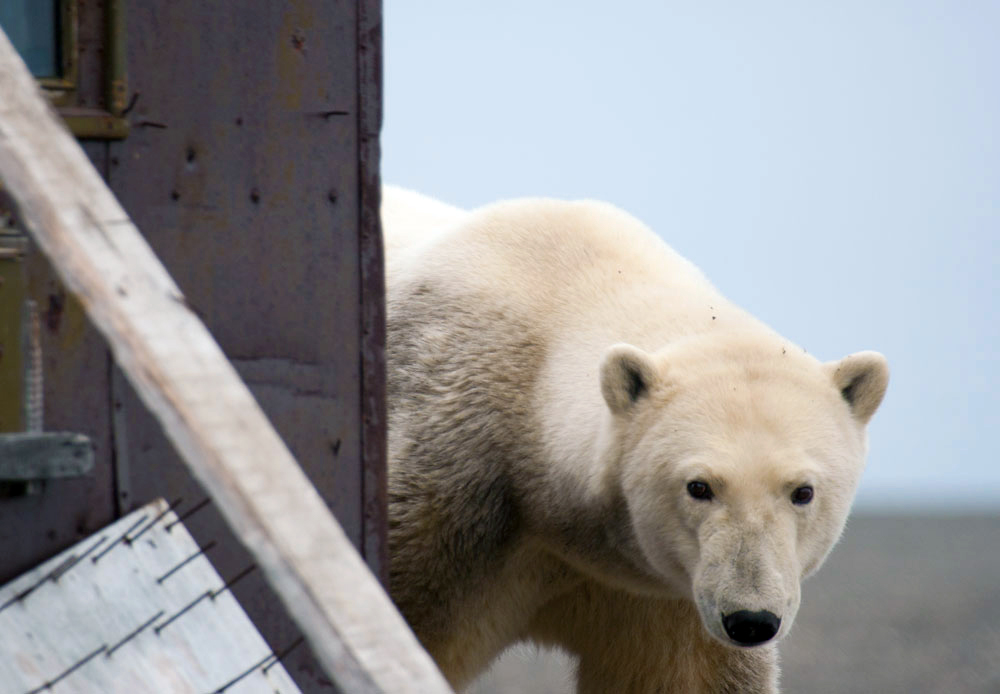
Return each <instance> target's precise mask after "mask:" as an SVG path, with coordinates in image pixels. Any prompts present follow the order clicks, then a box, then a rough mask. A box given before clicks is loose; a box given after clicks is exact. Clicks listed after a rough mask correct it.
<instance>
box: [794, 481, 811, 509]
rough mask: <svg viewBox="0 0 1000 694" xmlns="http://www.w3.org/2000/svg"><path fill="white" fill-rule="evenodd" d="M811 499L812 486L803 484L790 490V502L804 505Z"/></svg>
mask: <svg viewBox="0 0 1000 694" xmlns="http://www.w3.org/2000/svg"><path fill="white" fill-rule="evenodd" d="M812 499H813V488H812V487H810V486H809V485H808V484H804V485H802V486H801V487H799V488H797V489H796V490H795V491H794V492H792V503H793V504H798V505H799V506H805V505H806V504H808V503H809V502H810V501H812Z"/></svg>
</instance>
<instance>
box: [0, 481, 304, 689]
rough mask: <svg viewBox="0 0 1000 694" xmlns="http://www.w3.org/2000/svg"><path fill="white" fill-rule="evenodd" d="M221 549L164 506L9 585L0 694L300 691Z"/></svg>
mask: <svg viewBox="0 0 1000 694" xmlns="http://www.w3.org/2000/svg"><path fill="white" fill-rule="evenodd" d="M211 550H212V546H211V545H204V546H202V547H198V545H197V544H196V543H195V541H194V540H193V539H192V538H191V535H190V534H189V533H188V532H187V530H186V529H185V528H184V525H183V524H182V523H181V522H179V521H178V517H177V514H176V513H175V512H174V511H173V510H171V508H170V507H169V506H168V505H167V503H166V502H165V501H163V500H162V499H160V500H157V501H154V502H153V503H150V504H148V505H146V506H144V507H142V508H141V509H139V510H136V511H134V512H133V513H131V514H129V515H128V516H125V517H124V518H121V519H120V520H118V521H117V522H116V523H114V524H112V525H110V526H108V527H107V528H105V529H104V530H102V531H100V532H98V533H95V534H94V535H92V536H91V537H89V538H87V539H86V540H84V541H82V542H80V543H78V544H77V545H74V546H73V547H71V548H70V549H68V550H66V551H65V552H63V553H61V554H59V555H57V556H56V557H53V558H52V559H50V560H49V561H47V562H45V563H43V564H42V565H41V566H39V567H37V568H35V569H34V570H32V571H30V572H28V573H27V574H24V575H23V576H21V577H19V578H17V579H15V580H14V581H12V582H10V583H8V584H7V585H6V586H4V587H3V588H0V653H3V657H2V658H0V691H3V692H10V693H11V694H28V693H29V692H39V691H51V692H54V693H55V694H60V693H61V692H66V693H69V692H78V693H80V694H87V693H89V692H94V693H98V692H100V693H101V694H105V693H107V694H112V693H117V692H120V693H121V694H135V693H136V692H171V693H173V694H187V693H188V692H190V693H192V694H203V693H204V692H220V691H225V692H229V693H230V694H254V693H259V694H296V693H297V692H299V689H298V688H297V687H296V686H295V684H294V683H293V682H292V680H291V678H290V677H289V676H288V673H287V672H285V669H284V667H283V666H282V665H281V663H280V662H279V660H278V656H277V655H275V654H274V653H273V652H272V651H271V649H270V648H269V647H268V646H267V644H266V643H265V642H264V639H263V638H261V636H260V634H259V633H257V630H256V629H255V628H254V626H253V624H251V622H250V620H249V619H248V618H247V616H246V614H245V613H244V612H243V610H242V609H241V608H240V606H239V603H237V602H236V599H235V598H234V597H233V596H232V594H231V593H230V590H229V589H230V587H231V581H232V580H237V581H238V580H239V579H240V578H242V576H240V575H239V574H237V576H235V577H230V579H231V581H230V583H227V582H226V581H224V580H223V579H222V578H220V577H219V575H218V574H217V573H216V572H215V569H213V568H212V565H211V563H210V562H209V561H208V559H207V558H206V556H205V555H206V553H208V552H211ZM248 569H251V570H252V565H251V567H248ZM244 575H245V574H244ZM294 645H296V644H289V646H290V647H292V646H294Z"/></svg>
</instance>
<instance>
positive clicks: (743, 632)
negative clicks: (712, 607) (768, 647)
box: [722, 610, 781, 646]
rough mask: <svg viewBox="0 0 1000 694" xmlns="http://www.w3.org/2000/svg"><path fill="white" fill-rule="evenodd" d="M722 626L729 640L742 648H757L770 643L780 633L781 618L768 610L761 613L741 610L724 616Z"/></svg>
mask: <svg viewBox="0 0 1000 694" xmlns="http://www.w3.org/2000/svg"><path fill="white" fill-rule="evenodd" d="M722 626H724V627H725V628H726V633H727V634H729V638H731V639H732V640H733V641H735V642H736V643H738V644H740V645H742V646H756V645H757V644H758V643H764V642H765V641H769V640H770V639H771V638H772V637H773V636H774V635H775V634H777V633H778V628H779V627H780V626H781V618H780V617H778V615H776V614H774V613H773V612H768V611H767V610H762V611H761V612H751V611H750V610H740V611H738V612H733V613H732V614H726V615H722Z"/></svg>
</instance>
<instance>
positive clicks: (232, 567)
mask: <svg viewBox="0 0 1000 694" xmlns="http://www.w3.org/2000/svg"><path fill="white" fill-rule="evenodd" d="M87 4H89V3H83V2H81V3H80V6H81V8H83V7H84V6H85V5H87ZM92 6H93V5H92ZM97 6H99V3H98V4H97ZM127 26H128V29H127V63H128V73H129V75H128V80H129V101H130V104H131V106H130V108H129V110H128V113H127V115H126V117H127V118H128V119H129V121H130V123H131V132H130V135H129V137H128V138H127V139H125V140H123V141H120V142H112V143H97V142H95V143H88V144H87V151H88V153H89V154H90V156H91V159H92V160H93V161H94V162H95V164H96V165H97V166H98V167H99V169H100V170H101V171H102V172H103V173H104V174H105V177H106V179H107V180H108V181H109V183H110V185H111V187H112V189H113V190H114V192H115V193H116V195H117V196H118V198H119V199H120V201H121V202H122V204H123V206H124V207H125V209H126V210H127V211H128V212H129V214H130V215H131V216H132V218H133V219H134V220H135V222H136V224H137V226H138V227H139V228H140V229H141V230H142V231H143V233H144V234H145V236H146V238H147V239H148V240H149V242H150V243H151V245H152V246H153V249H154V250H155V251H156V253H157V255H158V256H159V257H160V259H161V260H162V261H163V262H164V264H165V265H166V266H167V269H168V270H169V271H170V272H171V274H172V275H173V276H174V278H175V279H176V281H177V283H178V284H179V286H180V287H181V289H182V291H183V292H184V293H185V296H186V298H187V300H188V302H189V304H190V305H191V306H192V308H193V309H194V310H195V311H196V312H197V313H198V314H199V315H200V316H201V317H202V319H203V320H204V321H205V323H206V324H207V326H208V328H209V329H210V330H211V331H212V333H213V335H214V336H215V337H216V339H217V340H218V341H219V343H220V345H221V346H222V348H223V350H224V351H225V352H226V354H227V355H228V356H229V358H230V359H231V360H232V362H233V364H234V365H235V366H236V368H237V370H238V371H239V372H240V374H241V375H242V377H243V378H244V380H245V381H246V382H247V384H248V385H249V386H250V388H251V390H252V391H253V392H254V394H255V396H256V397H257V399H258V401H259V402H260V404H261V405H262V407H263V409H264V411H265V412H266V413H267V414H268V416H269V417H270V419H271V421H272V423H273V424H274V425H275V427H276V429H277V430H278V432H279V433H280V434H281V435H282V437H283V438H284V440H285V441H286V443H287V444H288V446H289V447H290V448H291V450H292V452H293V453H294V454H295V456H296V458H297V459H298V460H299V462H300V464H301V465H302V466H303V468H304V469H305V471H306V473H307V474H308V475H309V476H310V478H311V479H312V481H313V483H314V484H315V485H316V486H317V488H318V490H319V492H320V494H321V495H322V496H323V497H324V499H326V501H327V503H328V504H329V506H330V508H331V509H332V510H333V512H334V513H335V514H336V516H337V518H338V520H339V521H340V523H341V524H342V526H343V527H344V530H345V531H346V533H347V534H348V536H349V537H350V538H351V539H352V541H354V543H355V544H356V546H358V547H359V549H361V551H362V553H363V554H364V556H365V558H366V560H367V561H368V562H369V565H370V566H371V567H372V569H373V570H374V571H375V572H376V573H377V574H379V575H383V574H384V571H385V568H386V559H385V542H384V538H385V523H386V519H385V470H384V460H385V441H384V438H385V402H384V388H385V384H384V378H385V377H384V353H383V351H384V303H383V302H384V298H383V295H384V291H383V275H382V255H381V239H380V232H379V226H378V202H379V178H378V158H379V149H378V133H379V129H380V124H381V3H380V1H379V0H360V1H359V2H350V1H347V0H332V1H331V0H268V1H266V2H265V1H262V2H258V3H252V4H247V3H243V2H239V1H238V0H216V1H215V2H211V3H205V2H202V1H201V0H144V1H143V2H141V3H138V2H137V3H128V20H127ZM81 82H82V80H81ZM31 263H32V264H33V265H32V268H33V270H32V280H31V283H32V292H33V295H34V296H35V298H36V301H38V302H39V305H40V306H41V307H42V310H43V312H44V315H43V324H44V325H46V326H48V327H47V329H46V331H45V332H46V336H45V344H44V345H43V347H44V349H45V351H46V371H45V376H46V416H47V418H48V420H47V422H46V425H47V428H55V427H59V428H64V429H68V430H72V431H81V432H83V433H86V434H88V435H90V436H91V437H92V438H94V440H95V441H96V443H97V447H98V451H97V461H98V462H97V470H96V476H95V477H94V478H92V479H88V480H82V481H73V482H68V481H64V482H57V483H50V484H49V486H48V488H47V489H46V490H45V492H44V494H42V495H40V496H37V497H26V498H24V499H17V500H4V501H0V548H2V553H3V555H4V556H2V557H0V572H2V573H3V575H4V577H10V576H12V575H15V574H16V573H18V572H20V571H21V570H24V569H27V568H29V567H30V566H32V565H34V564H36V563H37V562H39V561H40V560H42V559H44V558H45V557H48V556H51V555H52V554H54V553H55V552H56V551H58V550H60V549H62V548H64V547H66V546H68V545H69V544H71V543H72V542H73V541H75V540H76V539H78V538H79V536H81V535H85V534H88V533H89V532H91V531H93V530H94V529H95V528H97V527H99V526H101V525H103V524H105V523H107V522H109V521H111V520H112V519H113V518H114V517H117V516H120V515H123V514H125V513H127V512H128V511H129V510H131V509H133V508H136V507H137V506H140V505H142V504H143V503H145V502H147V501H149V500H151V499H153V498H155V497H158V496H163V497H166V498H167V499H168V500H169V501H172V502H173V501H176V500H180V503H179V504H178V506H177V513H178V514H179V515H181V516H184V515H185V514H186V513H189V512H191V514H192V515H190V516H189V517H188V518H187V519H186V520H185V523H186V525H187V526H188V527H189V529H190V530H191V532H192V534H193V535H194V536H195V538H196V539H197V540H198V541H199V543H201V544H205V543H207V542H210V541H214V542H215V545H214V546H213V547H212V549H211V550H209V551H208V552H207V556H208V557H209V559H211V561H212V562H213V564H215V566H216V568H217V570H218V571H219V572H220V574H221V575H222V576H223V578H225V579H229V578H231V577H237V576H239V577H240V580H239V582H238V583H237V584H236V585H235V586H234V587H233V592H234V594H235V595H236V597H237V598H238V599H239V600H240V602H241V603H242V604H243V606H244V608H245V609H246V610H247V612H248V613H249V615H250V617H251V619H253V621H254V622H255V623H256V624H257V626H258V628H259V629H260V630H261V632H262V634H263V636H264V638H265V639H266V640H267V641H268V642H269V644H270V645H271V647H272V648H273V649H275V651H276V652H279V653H280V652H284V651H286V650H288V649H289V648H290V647H291V648H292V650H291V651H290V652H289V653H288V655H287V656H286V657H285V659H284V663H285V666H286V668H287V669H288V671H289V673H290V674H291V675H292V676H293V678H295V679H296V681H297V683H298V684H299V686H300V687H301V688H302V690H303V691H304V692H319V691H335V688H334V687H333V685H332V684H331V683H330V682H329V681H328V680H327V679H326V678H325V676H324V675H323V673H322V671H321V670H320V669H319V667H318V665H317V664H316V662H315V660H314V659H313V657H312V655H311V654H310V652H309V651H308V648H307V647H306V646H305V645H302V644H301V642H300V638H299V633H298V630H297V629H296V628H295V626H294V624H292V623H291V621H290V620H289V619H288V618H287V616H286V615H285V613H284V610H283V608H282V607H281V605H280V603H279V602H278V600H277V599H276V597H275V596H274V595H273V594H272V593H271V592H270V590H269V589H268V588H267V586H266V584H265V583H264V580H263V578H262V576H261V575H260V572H258V571H250V572H249V573H243V572H244V571H245V570H247V569H248V568H249V567H250V566H251V563H250V559H249V557H248V555H247V553H246V552H245V551H244V550H243V549H242V548H241V547H240V546H239V544H238V543H237V541H236V540H235V539H234V538H233V536H232V535H231V533H230V532H229V531H228V529H227V528H226V527H225V525H224V523H223V522H222V520H221V517H220V516H219V514H218V513H217V512H216V511H215V510H214V508H212V505H211V504H210V503H205V504H203V503H202V502H203V500H205V494H204V492H202V491H201V489H200V487H199V486H198V485H197V484H196V483H195V482H194V481H193V480H192V478H191V477H190V476H189V475H188V474H187V472H186V470H185V469H184V467H183V465H182V464H181V463H180V461H179V460H178V458H177V457H176V455H175V453H174V452H173V450H172V449H171V447H170V445H169V444H168V443H167V442H166V440H165V439H164V437H163V435H162V433H161V432H160V428H159V426H158V424H157V423H156V422H155V420H153V419H152V418H151V417H150V415H149V414H148V413H147V412H146V410H145V408H144V406H143V405H142V403H141V402H140V401H139V400H138V398H137V397H136V396H135V394H134V393H133V392H132V390H131V387H130V386H129V385H128V384H127V382H126V381H125V379H124V378H123V377H122V375H121V374H120V373H119V372H118V370H117V369H116V368H115V367H114V366H113V365H112V362H111V361H110V358H109V356H108V353H107V349H106V347H105V346H104V344H103V342H102V341H101V340H100V338H99V336H97V335H96V333H94V331H93V330H92V329H91V328H90V327H89V325H88V324H87V323H86V320H85V318H84V317H83V316H82V313H81V312H80V310H79V307H77V306H76V305H75V303H74V302H73V301H72V299H70V298H67V297H66V295H65V293H64V292H63V291H62V290H61V288H60V287H59V285H58V283H57V282H56V281H55V280H54V279H53V278H52V276H51V273H50V272H48V270H47V268H46V267H45V263H44V261H43V260H41V259H40V258H39V257H38V256H37V254H35V255H34V256H33V257H32V259H31ZM331 580H335V577H331Z"/></svg>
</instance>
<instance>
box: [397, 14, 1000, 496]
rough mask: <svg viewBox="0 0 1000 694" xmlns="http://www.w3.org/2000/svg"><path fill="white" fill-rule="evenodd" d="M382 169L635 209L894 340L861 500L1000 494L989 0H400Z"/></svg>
mask: <svg viewBox="0 0 1000 694" xmlns="http://www.w3.org/2000/svg"><path fill="white" fill-rule="evenodd" d="M384 9H385V52H386V58H385V78H386V79H385V87H386V99H385V129H384V132H383V138H382V146H383V166H382V172H383V178H384V180H386V181H387V182H391V183H396V184H399V185H404V186H407V187H410V188H413V189H416V190H419V191H422V192H425V193H428V194H430V195H434V196H436V197H439V198H441V199H442V200H445V201H447V202H451V203H454V204H457V205H460V206H464V207H472V206H476V205H479V204H482V203H486V202H490V201H493V200H497V199H501V198H508V197H515V196H524V195H532V196H537V195H544V196H552V197H564V198H581V197H590V198H599V199H603V200H608V201H610V202H613V203H615V204H617V205H619V206H621V207H623V208H624V209H626V210H628V211H629V212H631V213H632V214H634V215H636V216H637V217H639V218H640V219H642V220H643V221H645V222H646V223H647V224H649V225H650V226H651V227H652V228H653V229H655V230H656V231H657V233H659V234H660V235H661V236H663V237H664V238H665V239H666V240H667V241H668V242H669V243H670V244H671V245H673V246H674V247H675V248H676V249H677V250H679V251H680V252H681V253H683V254H684V255H686V256H687V257H689V258H690V259H692V260H693V261H694V262H695V263H697V264H698V265H699V266H701V268H702V269H703V270H704V271H705V272H706V274H707V275H708V276H709V277H710V278H711V279H712V280H713V281H714V282H715V284H716V285H717V286H718V287H719V288H720V289H721V290H722V291H723V292H724V293H725V294H727V295H728V296H729V297H730V298H731V299H733V300H734V301H735V302H736V303H738V304H740V305H742V306H744V307H745V308H747V309H748V310H750V311H752V312H753V313H755V314H756V315H758V316H759V317H761V318H762V319H763V320H765V321H766V322H767V323H769V324H770V325H772V326H773V327H774V328H776V329H777V330H778V331H780V332H781V333H783V334H784V335H786V336H787V337H788V338H790V339H792V340H794V341H796V342H798V343H799V344H801V345H802V346H803V347H805V348H806V349H808V350H809V351H810V352H812V353H813V354H816V355H818V356H819V357H820V358H823V359H835V358H839V357H840V356H843V355H845V354H847V353H849V352H853V351H857V350H861V349H876V350H879V351H881V352H883V353H884V354H886V356H887V357H888V358H889V361H890V364H891V366H892V370H893V375H892V383H891V385H890V388H889V394H888V396H887V397H886V401H885V403H884V404H883V409H882V410H880V412H879V413H878V414H877V415H876V416H875V420H874V422H873V424H872V427H871V440H872V445H871V455H870V459H869V466H868V470H867V471H866V473H865V476H864V479H863V481H862V485H861V490H860V492H859V497H858V506H859V508H863V509H865V510H878V509H882V508H898V507H900V506H904V507H906V506H908V507H910V508H912V507H913V506H920V507H923V508H933V509H961V510H975V509H977V508H984V509H985V508H990V509H994V510H995V509H1000V455H998V453H1000V443H998V440H1000V388H998V386H1000V378H998V376H1000V373H998V360H997V356H996V355H997V349H998V346H1000V316H998V315H997V313H998V312H997V306H998V295H1000V279H998V272H997V270H998V268H997V261H998V260H1000V138H998V134H997V133H998V128H1000V38H998V37H1000V3H998V2H988V1H980V2H963V1H961V0H929V1H924V2H921V1H917V0H895V1H885V2H881V1H880V2H870V1H866V2H862V1H858V0H847V1H838V2H833V1H830V2H817V1H810V2H792V1H788V2H756V3H746V2H711V1H704V0H700V1H696V2H638V1H635V2H628V1H620V2H617V3H609V2H606V1H601V2H592V1H581V2H537V1H536V2H531V1H527V0H507V1H506V2H502V3H494V2H491V3H486V2H472V1H470V0H449V1H446V0H422V1H421V2H413V0H385V5H384Z"/></svg>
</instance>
